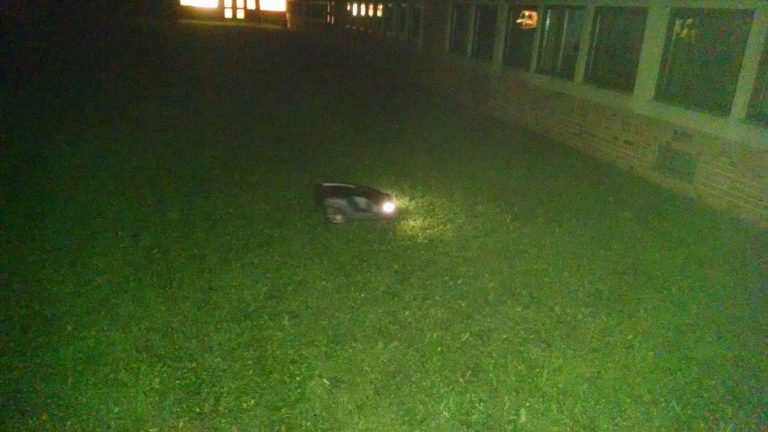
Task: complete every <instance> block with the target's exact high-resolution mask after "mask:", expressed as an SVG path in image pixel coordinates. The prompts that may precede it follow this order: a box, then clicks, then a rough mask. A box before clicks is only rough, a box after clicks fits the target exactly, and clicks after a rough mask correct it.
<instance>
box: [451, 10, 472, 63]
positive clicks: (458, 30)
mask: <svg viewBox="0 0 768 432" xmlns="http://www.w3.org/2000/svg"><path fill="white" fill-rule="evenodd" d="M470 12H471V9H470V5H468V4H462V3H457V4H454V5H453V16H452V17H451V45H450V51H451V52H452V53H456V54H465V53H466V52H467V43H468V42H467V39H468V36H469V16H470Z"/></svg>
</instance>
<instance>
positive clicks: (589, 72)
mask: <svg viewBox="0 0 768 432" xmlns="http://www.w3.org/2000/svg"><path fill="white" fill-rule="evenodd" d="M608 11H610V13H612V14H614V16H613V19H616V18H618V17H619V16H620V15H623V14H625V13H626V15H625V16H624V17H622V18H630V20H635V19H637V18H639V15H642V19H643V22H642V26H641V27H640V28H639V29H638V30H639V38H638V39H637V41H638V42H639V43H638V44H637V46H636V47H633V48H635V51H633V52H632V53H630V54H632V59H631V61H632V64H633V67H632V69H633V72H632V74H631V75H632V78H631V79H630V81H631V82H624V81H618V84H617V81H612V80H611V81H609V80H607V79H606V78H605V77H603V76H601V74H596V70H597V69H596V67H595V61H596V58H599V57H600V55H604V54H606V53H605V52H604V51H602V50H601V48H603V47H606V45H603V43H602V42H601V41H602V39H601V35H602V33H601V25H600V24H601V22H602V21H604V20H605V18H604V17H605V16H606V15H607V14H606V13H602V12H608ZM617 21H618V20H617ZM615 22H616V21H614V24H615ZM647 25H648V8H647V7H645V6H597V7H595V11H594V16H593V18H592V23H591V26H590V37H589V50H588V51H587V63H586V65H585V68H584V82H585V83H587V84H589V85H593V86H595V87H599V88H604V89H608V90H613V91H617V92H621V93H627V94H632V93H633V92H634V90H635V85H636V84H637V74H638V69H639V66H640V55H641V52H642V48H643V43H644V38H645V31H646V29H647ZM610 36H611V35H610V34H609V35H608V40H609V42H607V44H608V45H609V46H610V40H612V38H611V37H610ZM636 36H637V35H636ZM614 47H615V46H614ZM620 48H623V47H620ZM609 57H610V56H609ZM606 63H608V62H606ZM603 64H605V63H603ZM621 78H626V77H621Z"/></svg>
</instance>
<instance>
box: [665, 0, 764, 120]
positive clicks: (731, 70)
mask: <svg viewBox="0 0 768 432" xmlns="http://www.w3.org/2000/svg"><path fill="white" fill-rule="evenodd" d="M752 15H753V11H752V10H746V9H672V13H671V16H670V19H669V26H668V28H667V37H666V45H665V47H664V56H663V57H662V64H661V70H660V71H659V81H658V86H657V89H656V98H657V99H659V100H662V101H667V102H671V103H674V104H679V105H682V106H684V107H687V108H692V109H695V110H700V111H705V112H709V113H712V114H719V115H728V114H729V113H730V111H731V103H732V102H733V96H734V94H735V93H736V81H737V79H738V75H739V70H740V68H741V61H742V59H743V56H744V48H745V47H746V44H747V36H748V35H749V28H750V25H751V22H752Z"/></svg>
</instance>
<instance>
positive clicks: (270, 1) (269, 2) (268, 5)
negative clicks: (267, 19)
mask: <svg viewBox="0 0 768 432" xmlns="http://www.w3.org/2000/svg"><path fill="white" fill-rule="evenodd" d="M259 9H261V10H263V11H269V12H285V9H286V8H285V0H261V2H259Z"/></svg>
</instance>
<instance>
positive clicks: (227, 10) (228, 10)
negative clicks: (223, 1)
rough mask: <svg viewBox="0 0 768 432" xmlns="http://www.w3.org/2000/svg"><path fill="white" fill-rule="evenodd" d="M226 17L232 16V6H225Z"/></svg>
mask: <svg viewBox="0 0 768 432" xmlns="http://www.w3.org/2000/svg"><path fill="white" fill-rule="evenodd" d="M224 18H227V19H230V18H232V8H224Z"/></svg>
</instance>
